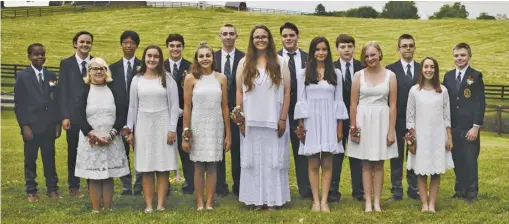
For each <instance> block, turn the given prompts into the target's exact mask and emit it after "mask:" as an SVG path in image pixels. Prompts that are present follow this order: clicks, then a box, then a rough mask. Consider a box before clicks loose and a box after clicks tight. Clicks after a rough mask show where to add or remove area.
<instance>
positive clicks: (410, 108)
mask: <svg viewBox="0 0 509 224" xmlns="http://www.w3.org/2000/svg"><path fill="white" fill-rule="evenodd" d="M415 93H416V87H415V86H414V87H412V88H411V89H410V92H409V93H408V103H407V107H406V128H407V129H415V109H416V108H415V106H416V104H415Z"/></svg>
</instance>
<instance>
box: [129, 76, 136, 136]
mask: <svg viewBox="0 0 509 224" xmlns="http://www.w3.org/2000/svg"><path fill="white" fill-rule="evenodd" d="M137 117H138V76H137V75H136V76H134V77H133V80H132V81H131V90H130V92H129V110H128V111H127V127H129V129H131V130H134V127H135V126H136V118H137Z"/></svg>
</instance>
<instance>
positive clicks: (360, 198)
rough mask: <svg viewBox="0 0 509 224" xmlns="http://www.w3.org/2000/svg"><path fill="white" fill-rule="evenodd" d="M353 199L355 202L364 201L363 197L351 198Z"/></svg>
mask: <svg viewBox="0 0 509 224" xmlns="http://www.w3.org/2000/svg"><path fill="white" fill-rule="evenodd" d="M353 198H354V199H355V200H357V201H364V196H363V195H360V196H353Z"/></svg>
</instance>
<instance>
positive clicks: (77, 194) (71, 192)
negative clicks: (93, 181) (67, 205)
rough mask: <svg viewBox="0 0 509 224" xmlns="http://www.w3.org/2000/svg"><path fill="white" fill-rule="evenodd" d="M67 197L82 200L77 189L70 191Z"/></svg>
mask: <svg viewBox="0 0 509 224" xmlns="http://www.w3.org/2000/svg"><path fill="white" fill-rule="evenodd" d="M69 195H71V197H77V198H82V197H83V196H84V195H82V194H81V193H80V190H79V189H70V190H69Z"/></svg>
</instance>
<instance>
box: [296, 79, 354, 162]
mask: <svg viewBox="0 0 509 224" xmlns="http://www.w3.org/2000/svg"><path fill="white" fill-rule="evenodd" d="M305 71H306V70H305V69H301V70H300V71H298V72H297V104H296V105H295V114H294V118H295V120H297V119H304V128H305V129H306V130H307V132H306V141H305V144H302V143H301V144H300V146H299V155H306V156H311V155H314V154H317V153H320V152H329V153H332V154H338V153H343V152H344V149H343V144H341V141H339V142H338V138H337V126H338V125H337V120H345V119H348V112H347V110H346V107H345V103H344V102H343V88H342V87H343V84H342V83H341V82H342V81H343V75H342V74H341V71H340V70H339V69H335V74H336V80H338V83H337V85H336V86H334V85H332V84H329V83H328V82H327V81H325V80H321V81H319V82H318V83H317V84H309V85H307V86H306V85H305V81H306V74H305Z"/></svg>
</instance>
